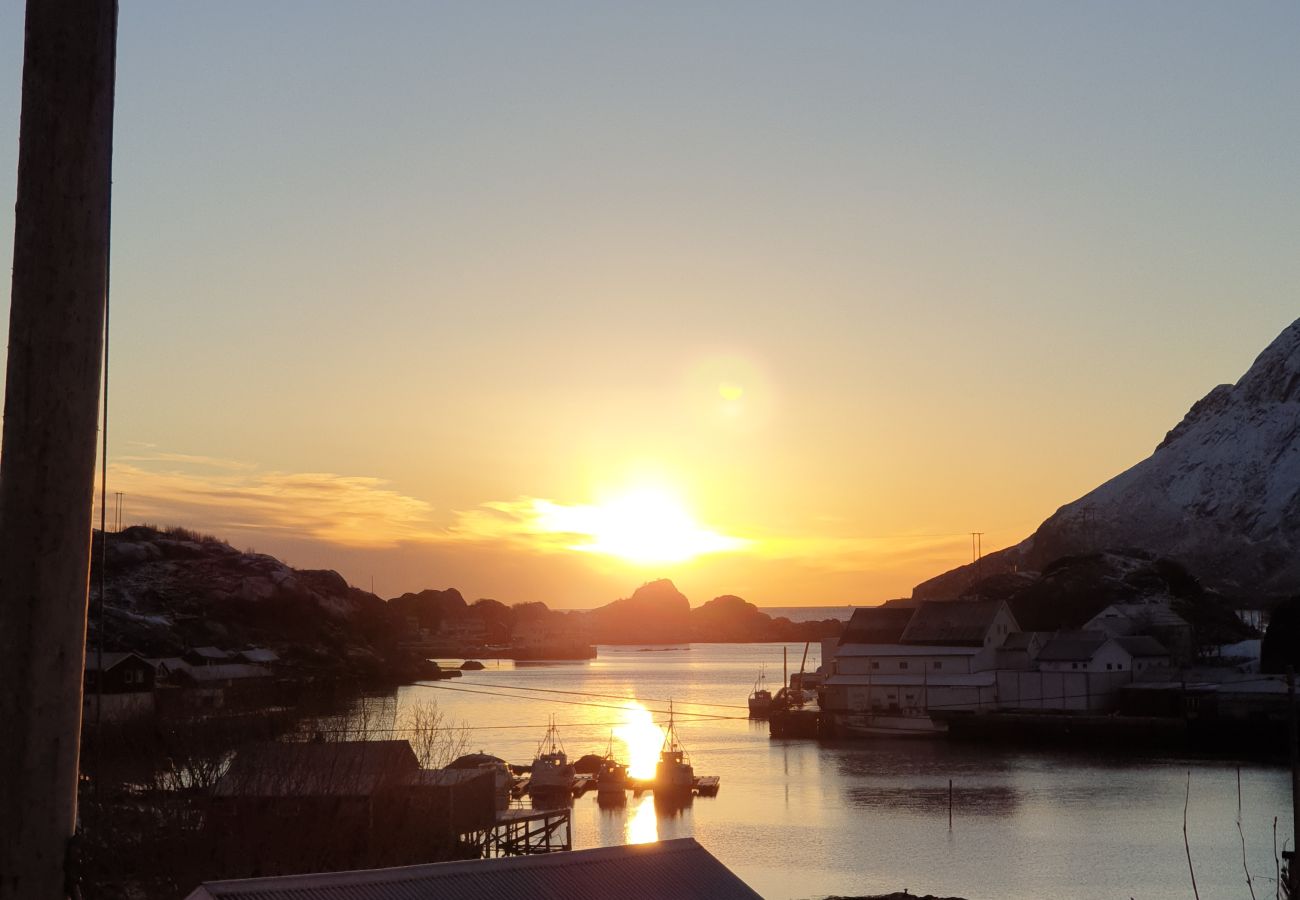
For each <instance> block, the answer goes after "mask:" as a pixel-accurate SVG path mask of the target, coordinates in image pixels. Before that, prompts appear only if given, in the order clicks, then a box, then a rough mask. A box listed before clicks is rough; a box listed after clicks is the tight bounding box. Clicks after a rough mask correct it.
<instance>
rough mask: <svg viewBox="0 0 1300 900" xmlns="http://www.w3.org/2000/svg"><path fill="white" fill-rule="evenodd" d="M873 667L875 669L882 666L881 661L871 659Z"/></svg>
mask: <svg viewBox="0 0 1300 900" xmlns="http://www.w3.org/2000/svg"><path fill="white" fill-rule="evenodd" d="M871 668H873V669H879V668H880V663H879V662H877V661H876V660H874V659H873V660H872V661H871Z"/></svg>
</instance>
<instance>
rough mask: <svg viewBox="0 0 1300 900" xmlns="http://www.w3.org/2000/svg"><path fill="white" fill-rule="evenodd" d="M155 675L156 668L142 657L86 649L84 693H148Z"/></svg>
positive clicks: (132, 654) (152, 685) (151, 688)
mask: <svg viewBox="0 0 1300 900" xmlns="http://www.w3.org/2000/svg"><path fill="white" fill-rule="evenodd" d="M101 658H102V667H101ZM101 676H102V678H101ZM157 677H158V673H157V670H156V669H155V668H154V666H153V665H152V664H151V663H150V662H149V660H147V659H145V658H144V657H143V656H137V655H136V654H134V653H120V652H118V653H110V652H104V653H100V652H99V651H97V650H94V649H91V650H87V651H86V670H85V685H86V693H92V692H96V693H97V692H100V691H102V692H103V693H105V694H128V693H131V694H134V693H150V692H152V691H153V688H154V681H155V680H156V679H157ZM101 681H102V684H101Z"/></svg>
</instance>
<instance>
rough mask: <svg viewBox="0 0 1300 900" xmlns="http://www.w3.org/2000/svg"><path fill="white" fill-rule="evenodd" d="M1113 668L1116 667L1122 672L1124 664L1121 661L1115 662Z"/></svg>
mask: <svg viewBox="0 0 1300 900" xmlns="http://www.w3.org/2000/svg"><path fill="white" fill-rule="evenodd" d="M1115 668H1117V669H1119V670H1120V671H1121V672H1123V671H1124V664H1123V663H1115Z"/></svg>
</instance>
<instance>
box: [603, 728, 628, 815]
mask: <svg viewBox="0 0 1300 900" xmlns="http://www.w3.org/2000/svg"><path fill="white" fill-rule="evenodd" d="M626 791H627V766H626V765H624V764H623V763H621V762H619V761H618V760H616V759H614V738H613V736H612V735H611V737H610V739H609V749H608V750H607V751H605V758H604V759H603V760H601V762H600V770H599V771H598V772H597V773H596V802H597V803H599V804H600V805H601V806H610V805H616V804H619V803H626V802H627V793H626Z"/></svg>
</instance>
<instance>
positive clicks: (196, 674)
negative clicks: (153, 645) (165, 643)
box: [170, 662, 274, 709]
mask: <svg viewBox="0 0 1300 900" xmlns="http://www.w3.org/2000/svg"><path fill="white" fill-rule="evenodd" d="M273 674H274V673H272V672H271V670H270V669H268V668H266V667H265V666H255V665H251V664H249V663H233V662H228V663H212V664H210V665H203V666H196V665H190V664H186V665H184V666H182V667H180V668H178V669H175V670H173V671H171V676H170V680H171V682H172V683H173V684H175V685H177V686H179V687H181V688H183V689H184V690H183V692H182V694H183V696H182V698H181V699H182V700H183V705H184V706H186V707H189V708H196V709H220V708H222V707H224V706H226V705H227V704H228V703H229V702H230V701H231V700H232V699H234V698H237V697H240V696H253V695H261V694H262V693H264V692H265V690H266V689H267V688H269V687H270V685H271V684H272V682H273Z"/></svg>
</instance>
